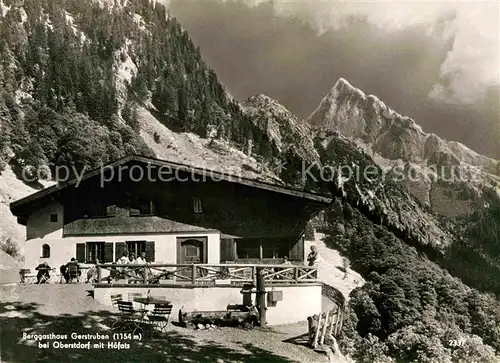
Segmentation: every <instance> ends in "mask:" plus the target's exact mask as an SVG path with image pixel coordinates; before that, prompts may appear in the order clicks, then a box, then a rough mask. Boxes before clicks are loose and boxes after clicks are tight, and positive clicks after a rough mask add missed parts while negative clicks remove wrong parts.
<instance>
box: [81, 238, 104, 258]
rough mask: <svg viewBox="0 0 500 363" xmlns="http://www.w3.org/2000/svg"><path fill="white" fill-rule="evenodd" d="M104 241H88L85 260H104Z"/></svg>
mask: <svg viewBox="0 0 500 363" xmlns="http://www.w3.org/2000/svg"><path fill="white" fill-rule="evenodd" d="M104 246H105V243H104V242H87V246H86V247H87V258H86V260H85V262H87V263H95V262H96V260H99V261H104Z"/></svg>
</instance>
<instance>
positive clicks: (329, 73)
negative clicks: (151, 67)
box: [168, 0, 500, 159]
mask: <svg viewBox="0 0 500 363" xmlns="http://www.w3.org/2000/svg"><path fill="white" fill-rule="evenodd" d="M168 7H169V11H170V13H171V15H172V16H174V17H176V18H177V19H179V21H180V22H181V24H182V26H183V27H184V28H185V29H186V30H187V31H188V32H189V34H190V35H191V37H192V39H193V41H194V42H195V43H196V44H197V45H199V46H200V49H201V52H202V56H203V58H204V59H205V61H206V62H207V63H208V64H209V65H210V66H211V67H212V68H213V69H214V70H215V71H216V73H217V75H218V76H219V79H220V81H221V82H222V83H223V84H224V85H225V86H226V87H227V89H228V91H229V92H230V93H231V94H232V95H233V96H234V97H235V98H237V99H239V100H245V99H246V98H248V97H250V96H253V95H255V94H258V93H264V94H266V95H268V96H270V97H272V98H274V99H276V100H278V101H279V102H280V103H281V104H283V105H284V106H286V107H287V108H288V109H289V110H291V111H292V112H294V113H295V114H297V115H298V116H300V117H303V118H307V117H308V116H309V115H310V114H311V113H312V112H313V111H314V109H315V108H316V107H317V106H318V105H319V103H320V101H321V99H322V98H323V97H324V96H325V95H326V94H327V93H328V91H329V90H330V89H331V88H332V87H333V85H334V84H335V82H336V81H337V80H338V79H339V78H340V77H343V78H345V79H347V80H348V81H349V82H350V83H351V84H352V85H354V86H356V87H358V88H360V89H361V90H362V91H363V92H365V93H367V94H375V95H376V96H377V97H379V98H380V99H381V100H382V101H384V102H385V103H386V104H387V105H388V106H389V107H391V108H393V109H394V110H396V111H397V112H399V113H401V114H403V115H405V116H409V117H411V118H413V119H414V120H415V121H416V122H417V123H418V124H419V125H421V126H422V128H423V129H424V131H426V132H433V133H436V134H437V135H439V136H441V137H443V138H445V139H448V140H455V141H460V142H462V143H464V144H466V145H467V146H469V147H470V148H472V149H474V150H476V151H478V152H480V153H482V154H485V155H488V156H491V157H495V158H497V159H500V75H499V70H500V26H499V23H500V2H497V1H489V2H471V1H468V2H464V1H462V2H460V1H458V2H457V1H454V2H450V1H439V2H436V1H430V0H427V1H420V2H417V3H415V2H410V1H402V0H398V2H387V1H379V0H372V1H363V2H361V1H354V0H338V1H330V0H324V1H313V0H309V1H290V0H288V1H281V0H275V1H273V2H272V3H271V2H268V1H267V0H266V1H264V0H232V1H228V0H225V1H222V0H221V1H218V2H217V1H212V0H199V1H189V0H170V1H169V3H168Z"/></svg>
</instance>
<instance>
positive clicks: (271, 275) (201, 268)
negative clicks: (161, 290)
mask: <svg viewBox="0 0 500 363" xmlns="http://www.w3.org/2000/svg"><path fill="white" fill-rule="evenodd" d="M96 268H97V282H98V283H101V282H104V281H106V282H108V283H119V282H120V280H127V283H140V284H146V285H150V284H159V283H161V284H162V285H163V284H167V285H169V284H171V285H175V284H189V285H218V284H222V285H243V284H254V285H255V284H256V281H257V274H258V273H259V272H261V273H262V275H263V276H264V280H265V281H266V282H267V283H296V284H304V283H312V282H318V270H317V268H316V267H309V266H299V265H254V264H252V265H249V264H186V265H182V264H145V265H136V264H127V265H125V264H98V265H96ZM105 270H107V271H109V275H108V276H106V277H104V276H103V275H104V273H103V272H104V271H105Z"/></svg>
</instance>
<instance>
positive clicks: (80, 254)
mask: <svg viewBox="0 0 500 363" xmlns="http://www.w3.org/2000/svg"><path fill="white" fill-rule="evenodd" d="M76 259H77V260H78V262H80V263H84V262H85V243H77V244H76Z"/></svg>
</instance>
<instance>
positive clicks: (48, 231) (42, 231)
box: [26, 203, 64, 240]
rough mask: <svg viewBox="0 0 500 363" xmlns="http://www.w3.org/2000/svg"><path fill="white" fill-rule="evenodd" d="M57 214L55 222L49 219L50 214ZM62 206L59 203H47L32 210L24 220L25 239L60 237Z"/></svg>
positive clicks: (62, 215) (61, 230)
mask: <svg viewBox="0 0 500 363" xmlns="http://www.w3.org/2000/svg"><path fill="white" fill-rule="evenodd" d="M51 214H57V222H51V221H50V215H51ZM63 217H64V208H63V206H62V205H61V204H59V203H53V204H49V205H47V206H45V207H43V208H40V209H38V210H37V211H35V212H33V213H32V214H31V215H30V216H29V217H28V220H27V221H26V239H27V240H30V239H35V238H62V236H63V220H64V218H63Z"/></svg>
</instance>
